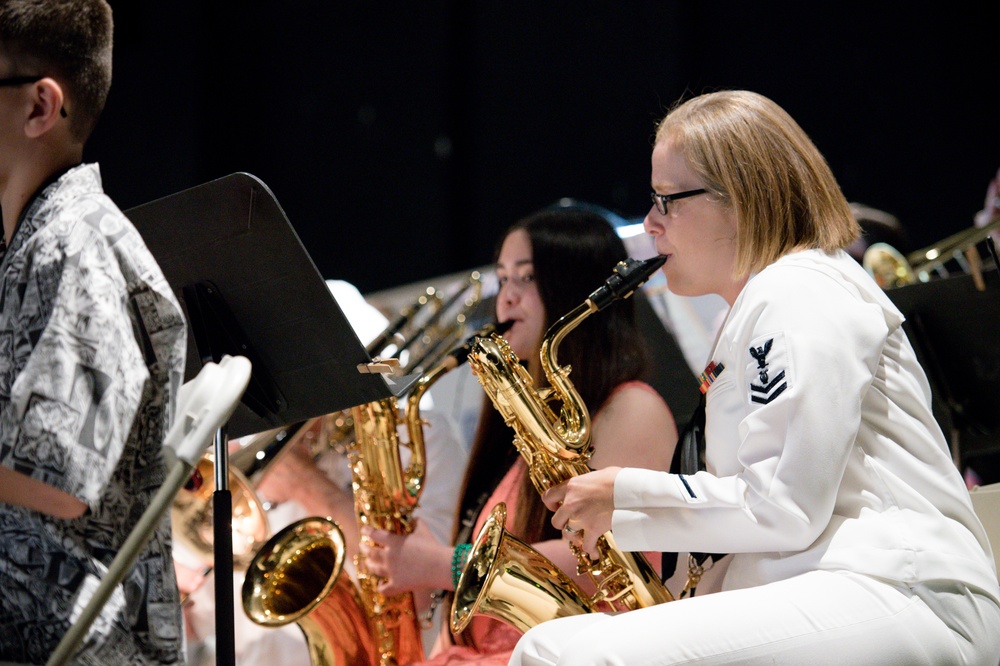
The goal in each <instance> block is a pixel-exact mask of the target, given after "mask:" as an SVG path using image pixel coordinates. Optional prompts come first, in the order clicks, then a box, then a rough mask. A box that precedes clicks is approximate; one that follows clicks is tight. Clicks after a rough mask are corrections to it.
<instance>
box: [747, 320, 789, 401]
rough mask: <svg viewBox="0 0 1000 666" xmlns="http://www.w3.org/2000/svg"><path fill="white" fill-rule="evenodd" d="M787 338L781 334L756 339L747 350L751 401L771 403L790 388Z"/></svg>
mask: <svg viewBox="0 0 1000 666" xmlns="http://www.w3.org/2000/svg"><path fill="white" fill-rule="evenodd" d="M784 342H785V339H784V336H783V335H781V334H778V335H773V336H768V337H765V338H761V339H759V340H755V341H754V342H753V343H751V345H750V348H749V349H748V350H747V351H748V353H749V355H750V358H749V361H748V363H747V379H749V381H750V401H751V402H756V403H759V404H762V405H766V404H768V403H770V402H771V401H772V400H774V399H775V398H777V397H778V396H779V395H781V394H782V393H784V392H785V390H786V389H787V388H788V380H789V377H788V358H787V356H786V353H785V345H784Z"/></svg>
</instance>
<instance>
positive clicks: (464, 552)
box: [451, 543, 472, 588]
mask: <svg viewBox="0 0 1000 666" xmlns="http://www.w3.org/2000/svg"><path fill="white" fill-rule="evenodd" d="M470 550H472V544H471V543H460V544H458V545H457V546H455V550H454V552H452V554H451V585H452V587H454V588H457V587H458V579H459V578H461V577H462V570H463V569H465V561H466V559H468V557H469V551H470Z"/></svg>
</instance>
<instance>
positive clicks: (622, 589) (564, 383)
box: [452, 257, 673, 626]
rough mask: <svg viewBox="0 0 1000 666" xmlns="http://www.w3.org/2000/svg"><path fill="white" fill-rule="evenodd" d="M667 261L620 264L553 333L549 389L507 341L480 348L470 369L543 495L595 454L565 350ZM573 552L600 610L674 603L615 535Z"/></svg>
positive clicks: (545, 347)
mask: <svg viewBox="0 0 1000 666" xmlns="http://www.w3.org/2000/svg"><path fill="white" fill-rule="evenodd" d="M664 261H665V257H656V258H653V259H648V260H646V261H637V260H634V259H629V260H627V261H623V262H620V263H619V264H618V265H617V266H616V267H615V269H614V273H613V274H612V275H611V277H609V278H608V279H607V280H606V281H605V284H604V285H603V286H602V287H600V288H599V289H597V290H596V291H594V292H593V293H592V294H591V295H590V296H589V297H588V298H587V299H586V300H585V301H584V302H583V303H582V304H581V305H579V306H577V307H576V308H575V309H574V310H572V311H571V312H569V313H568V314H566V315H564V316H563V317H562V318H560V319H559V320H558V321H556V322H555V323H554V324H553V325H552V326H551V327H550V328H549V330H548V331H547V332H546V334H545V337H544V338H543V340H542V344H541V349H540V351H539V355H540V358H541V365H542V369H543V371H544V372H545V376H546V377H547V379H548V382H549V387H548V388H542V389H536V388H535V387H534V385H533V381H532V378H531V376H530V375H529V374H528V371H527V370H526V369H525V368H524V367H523V366H522V365H521V364H520V363H519V360H518V358H517V355H516V354H514V352H513V350H511V348H510V346H509V345H508V344H507V341H506V340H504V339H503V337H501V336H499V335H496V334H493V335H490V336H488V337H483V338H478V339H476V340H475V341H474V342H473V345H472V349H471V352H470V354H469V364H470V366H471V367H472V370H473V372H474V373H475V375H476V377H477V379H478V380H479V382H480V383H481V384H482V386H483V388H484V389H485V390H486V393H487V395H488V396H489V397H490V400H491V401H492V403H493V406H494V407H495V408H496V409H497V411H499V412H500V414H501V415H502V416H503V418H504V421H505V422H506V423H507V425H508V426H510V427H511V428H513V429H514V433H515V434H514V446H515V447H516V448H517V450H518V452H519V453H520V455H521V456H522V457H523V458H524V460H525V462H526V463H527V466H528V473H529V475H530V477H531V481H532V483H533V484H534V486H535V488H536V489H537V490H538V492H540V493H544V492H545V491H546V490H548V489H549V488H551V487H553V486H556V485H559V484H561V483H564V482H565V481H567V480H569V479H570V478H572V477H574V476H579V475H581V474H586V473H587V472H589V471H591V470H590V468H589V467H588V465H587V462H588V460H589V459H590V456H591V454H592V447H591V432H590V415H589V413H588V411H587V407H586V405H584V403H583V400H582V398H581V397H580V395H579V393H578V392H577V391H576V388H575V387H574V386H573V384H572V382H571V381H570V379H569V374H570V370H571V368H569V367H560V366H559V364H558V362H557V357H558V351H559V344H560V342H561V341H562V340H563V338H565V337H566V335H567V334H569V333H570V332H571V331H572V330H573V329H575V328H576V327H577V326H579V325H580V324H581V323H582V322H583V321H584V320H585V319H586V318H587V317H589V316H590V315H592V314H594V313H595V312H598V311H599V310H602V309H604V308H605V307H607V306H608V305H610V304H611V303H613V302H614V301H616V300H620V299H624V298H628V297H629V296H631V295H632V293H633V292H634V291H635V289H637V288H639V287H640V286H641V285H642V284H643V283H644V282H645V281H646V280H647V279H648V278H649V276H650V275H652V274H653V272H655V271H656V270H657V269H658V268H659V267H660V266H662V265H663V262H664ZM554 400H558V401H559V402H560V404H561V407H560V410H559V414H558V415H556V413H555V411H554V410H553V409H552V407H551V405H550V403H551V402H552V401H554ZM571 547H572V548H573V551H574V554H575V555H576V557H577V571H578V573H580V574H586V575H587V576H588V577H589V578H590V579H591V580H592V581H593V582H594V584H595V586H596V587H597V593H596V594H595V596H594V597H593V603H594V605H595V606H597V607H602V606H599V605H601V604H603V607H610V609H611V610H615V611H622V610H634V609H636V608H644V607H648V606H652V605H655V604H659V603H662V602H666V601H672V600H673V596H672V595H671V594H670V592H669V590H667V588H666V587H665V586H664V585H663V584H662V582H661V581H660V579H659V577H658V576H657V575H656V571H655V570H654V569H653V568H652V566H650V564H649V562H648V561H647V560H646V558H645V557H643V555H642V554H641V553H629V552H623V551H622V550H620V549H619V548H618V546H617V545H616V544H615V540H614V537H613V536H612V534H611V532H606V533H605V534H603V535H602V536H601V537H599V538H598V540H597V549H598V552H599V554H600V557H599V558H598V559H597V560H591V559H590V557H588V556H587V554H586V553H584V552H583V551H582V550H580V549H579V548H577V547H576V546H575V545H571ZM477 559H479V555H478V554H477V553H472V554H470V556H469V562H473V561H476V560H477ZM457 599H458V595H457V594H456V600H457ZM455 610H459V609H457V608H456V609H454V610H453V615H452V618H453V622H454V621H455V618H456V615H455ZM453 626H454V624H453Z"/></svg>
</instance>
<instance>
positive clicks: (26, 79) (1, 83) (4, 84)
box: [0, 76, 66, 118]
mask: <svg viewBox="0 0 1000 666" xmlns="http://www.w3.org/2000/svg"><path fill="white" fill-rule="evenodd" d="M44 78H45V77H44V76H8V77H7V78H6V79H0V88H13V87H16V86H26V85H28V84H29V83H38V82H39V81H41V80H42V79H44ZM59 115H61V116H62V117H63V118H65V117H66V107H65V106H64V107H62V108H61V109H59Z"/></svg>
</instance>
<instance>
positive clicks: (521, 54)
mask: <svg viewBox="0 0 1000 666" xmlns="http://www.w3.org/2000/svg"><path fill="white" fill-rule="evenodd" d="M112 6H113V7H114V10H115V20H116V44H115V76H114V83H113V85H112V90H111V95H110V98H109V101H108V106H107V109H106V112H105V115H104V117H103V119H102V121H101V123H100V124H99V126H98V128H97V130H96V132H95V134H94V136H93V137H92V140H91V143H90V145H89V147H88V155H87V158H88V159H92V160H97V161H99V162H100V163H101V167H102V171H103V174H104V180H105V187H106V189H107V191H108V192H109V193H110V194H111V195H112V196H113V197H114V198H115V199H116V200H117V201H118V203H119V205H121V207H122V208H129V207H132V206H136V205H138V204H141V203H145V202H147V201H150V200H152V199H156V198H159V197H161V196H165V195H167V194H171V193H174V192H177V191H179V190H182V189H186V188H188V187H192V186H194V185H198V184H200V183H203V182H206V181H208V180H212V179H214V178H218V177H221V176H224V175H227V174H229V173H232V172H235V171H247V172H250V173H252V174H254V175H256V176H257V177H259V178H261V179H262V180H263V181H264V182H265V183H267V184H268V185H269V186H270V188H271V189H272V190H273V191H274V193H275V195H276V196H277V198H278V200H279V202H281V204H282V206H283V208H284V209H285V212H286V213H287V214H288V216H289V219H290V220H291V221H292V224H293V226H294V227H295V229H296V231H297V232H298V234H299V236H300V238H301V239H302V241H303V243H304V244H305V246H306V248H307V250H308V251H309V253H310V255H311V256H312V257H313V260H314V261H315V262H316V265H317V266H318V267H319V269H320V271H321V272H322V273H323V274H324V275H325V276H327V277H330V278H340V279H345V280H348V281H350V282H353V283H354V284H355V285H357V286H358V287H359V289H361V290H362V291H363V292H371V291H377V290H380V289H385V288H389V287H393V286H396V285H401V284H408V283H411V282H416V281H420V280H424V279H429V278H432V277H434V276H438V275H442V274H447V273H452V272H457V271H463V270H466V269H468V268H471V267H474V266H478V265H481V264H484V263H488V262H490V261H491V260H492V253H493V249H494V245H495V243H496V241H497V239H498V238H499V236H500V235H501V234H502V232H503V230H504V229H505V228H506V227H507V226H508V225H509V224H511V223H512V222H514V221H515V220H516V219H517V218H519V217H521V216H523V215H526V214H528V213H530V212H532V211H534V210H535V209H537V208H540V207H543V206H546V205H548V204H550V203H552V202H553V201H555V200H556V199H558V198H560V197H566V196H569V197H575V198H578V199H582V200H585V201H590V202H593V203H597V204H600V205H603V206H606V207H608V208H610V209H612V210H614V211H616V212H618V213H620V214H622V215H624V216H626V217H633V216H642V215H644V214H645V212H646V210H647V209H648V207H649V199H648V190H649V152H650V148H651V144H650V138H651V136H652V131H653V126H654V123H655V122H656V120H657V119H659V118H660V117H661V116H662V115H663V114H664V113H665V111H666V110H667V108H668V107H669V106H670V104H672V103H673V102H674V101H675V100H676V99H677V98H679V97H680V96H682V95H685V94H688V95H689V94H693V93H699V92H704V91H709V90H715V89H720V88H748V89H751V90H755V91H757V92H760V93H763V94H765V95H767V96H769V97H771V98H772V99H774V100H775V101H777V102H778V103H779V104H781V105H782V106H784V107H785V108H786V109H787V110H788V111H789V112H790V113H791V114H792V116H793V117H795V118H796V119H797V120H798V121H799V123H800V124H801V125H802V126H803V127H804V128H805V130H806V131H807V132H808V133H809V134H810V136H812V138H813V139H814V141H815V142H816V143H817V145H818V146H819V147H820V150H822V151H823V153H824V154H825V155H826V157H827V159H828V160H829V162H830V164H831V166H832V168H833V171H834V173H835V174H836V175H837V177H838V179H839V181H840V183H841V186H842V188H843V190H844V192H845V194H846V195H847V197H848V199H849V200H851V201H858V202H862V203H865V204H867V205H870V206H874V207H876V208H880V209H882V210H885V211H887V212H890V213H892V214H894V215H896V216H898V217H899V218H900V220H901V221H902V222H903V224H904V225H905V226H906V227H907V229H908V232H909V234H910V246H909V247H904V248H900V249H903V250H912V249H916V248H919V247H923V246H925V245H929V244H931V243H933V242H935V241H937V240H940V239H942V238H944V237H945V236H948V235H950V234H951V233H954V232H956V231H960V230H962V229H964V228H967V227H970V226H971V225H972V216H973V215H974V214H975V212H976V211H977V210H979V209H980V208H981V207H982V204H983V197H984V194H985V189H986V185H987V182H988V181H989V180H990V178H992V177H993V175H994V174H995V173H996V170H997V168H998V167H1000V135H998V132H997V128H996V121H997V119H998V118H1000V109H998V105H997V103H996V102H995V101H993V98H994V97H995V95H996V92H995V91H996V85H997V82H998V74H997V68H996V62H997V53H998V48H1000V40H998V35H1000V3H995V2H994V3H982V4H981V5H980V6H979V7H978V8H976V9H975V10H973V9H971V8H970V9H965V10H963V9H960V8H958V6H948V7H944V6H942V5H940V4H928V3H923V4H921V3H902V2H886V3H877V2H866V3H851V2H847V3H829V4H827V3H801V2H796V3H791V2H737V1H732V2H714V3H702V2H683V1H682V0H673V1H670V0H662V1H655V2H654V1H648V2H639V1H636V2H627V1H619V2H612V1H610V0H609V1H607V2H591V1H586V0H577V1H575V2H560V1H546V2H516V1H515V2H483V1H481V0H464V1H456V2H440V1H439V2H434V1H426V2H377V3H375V2H345V1H338V2H329V1H328V0H299V1H297V2H277V1H273V2H264V1H262V0H257V1H254V0H245V1H242V2H235V1H224V0H211V1H208V2H206V1H205V0H173V1H172V2H169V3H148V2H141V3H138V2H134V1H128V2H127V1H125V0H118V1H115V0H112ZM191 224H197V220H192V221H191ZM177 233H178V234H183V233H185V230H184V229H182V228H179V229H177Z"/></svg>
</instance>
